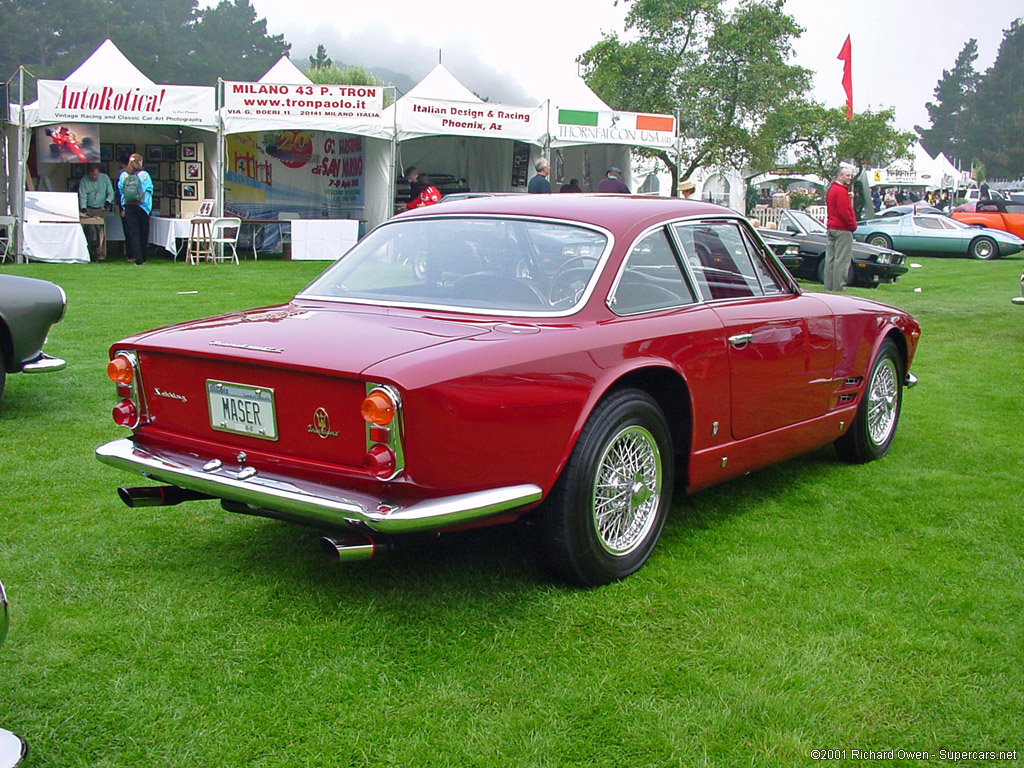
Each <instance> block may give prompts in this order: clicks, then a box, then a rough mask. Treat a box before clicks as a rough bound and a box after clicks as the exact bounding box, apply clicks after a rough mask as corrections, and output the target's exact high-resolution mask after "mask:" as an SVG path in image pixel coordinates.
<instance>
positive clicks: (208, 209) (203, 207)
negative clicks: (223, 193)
mask: <svg viewBox="0 0 1024 768" xmlns="http://www.w3.org/2000/svg"><path fill="white" fill-rule="evenodd" d="M213 204H214V200H213V199H212V198H209V197H208V198H206V199H205V200H203V202H201V203H200V204H199V210H198V211H197V212H196V216H213Z"/></svg>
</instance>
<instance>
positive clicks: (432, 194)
mask: <svg viewBox="0 0 1024 768" xmlns="http://www.w3.org/2000/svg"><path fill="white" fill-rule="evenodd" d="M416 182H417V185H418V189H419V194H418V195H416V199H415V200H412V201H410V202H409V204H408V205H406V206H405V210H407V211H411V210H414V209H416V208H422V207H423V206H425V205H433V204H434V203H439V202H441V193H440V192H439V191H438V190H437V187H435V186H434V185H433V184H431V183H430V177H429V176H427V174H425V173H421V174H420V175H419V177H418V178H417V179H416Z"/></svg>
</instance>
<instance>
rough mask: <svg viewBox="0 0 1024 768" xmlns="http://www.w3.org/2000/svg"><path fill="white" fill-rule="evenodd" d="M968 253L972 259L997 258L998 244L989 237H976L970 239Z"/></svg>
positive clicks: (986, 259)
mask: <svg viewBox="0 0 1024 768" xmlns="http://www.w3.org/2000/svg"><path fill="white" fill-rule="evenodd" d="M969 253H970V254H971V258H972V259H979V260H981V261H991V260H992V259H998V258H999V246H998V245H996V241H995V240H993V239H992V238H991V237H977V238H975V239H974V240H972V241H971V248H970V250H969Z"/></svg>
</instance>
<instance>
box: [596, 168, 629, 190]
mask: <svg viewBox="0 0 1024 768" xmlns="http://www.w3.org/2000/svg"><path fill="white" fill-rule="evenodd" d="M597 191H598V192H605V193H611V194H619V195H628V194H629V187H627V186H626V185H625V184H623V183H622V171H621V170H620V169H618V168H616V167H615V166H614V165H613V166H612V167H611V168H609V169H608V172H607V173H606V174H605V175H604V178H603V179H601V181H599V182H598V183H597Z"/></svg>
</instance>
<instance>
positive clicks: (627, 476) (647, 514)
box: [593, 426, 662, 555]
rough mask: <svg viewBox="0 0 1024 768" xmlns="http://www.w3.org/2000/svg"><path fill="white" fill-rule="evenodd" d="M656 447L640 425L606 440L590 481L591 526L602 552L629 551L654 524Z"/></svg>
mask: <svg viewBox="0 0 1024 768" xmlns="http://www.w3.org/2000/svg"><path fill="white" fill-rule="evenodd" d="M661 483H662V467H661V456H660V455H659V453H658V446H657V444H656V442H655V440H654V436H653V435H651V433H650V432H648V431H647V430H646V429H644V428H643V427H639V426H632V427H627V428H626V429H624V430H622V431H621V432H619V433H618V434H617V435H615V436H614V437H613V438H612V439H611V441H610V442H609V443H608V446H607V448H606V449H605V451H604V453H603V455H602V456H601V458H600V460H599V463H598V471H597V477H596V478H595V482H594V494H593V510H594V526H595V529H596V531H597V535H598V539H599V541H600V543H601V546H602V547H603V548H604V549H605V551H607V552H609V553H611V554H614V555H623V554H628V553H629V552H632V551H633V550H634V549H635V548H636V547H637V545H638V544H639V543H641V542H642V541H643V540H644V538H645V537H646V536H647V534H648V533H649V531H650V528H651V526H652V525H653V523H654V519H655V514H656V512H657V509H658V497H659V494H660V492H661Z"/></svg>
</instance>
